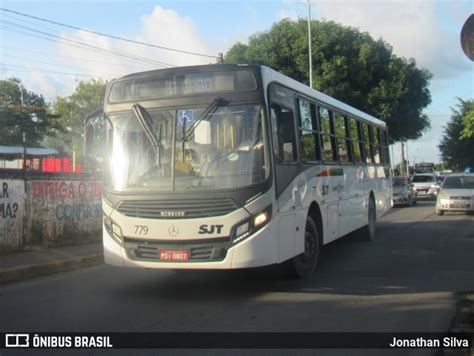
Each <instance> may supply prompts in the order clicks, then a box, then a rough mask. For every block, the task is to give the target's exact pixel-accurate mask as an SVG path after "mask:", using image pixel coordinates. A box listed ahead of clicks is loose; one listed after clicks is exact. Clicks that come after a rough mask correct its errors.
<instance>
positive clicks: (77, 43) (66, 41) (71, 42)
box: [0, 19, 175, 67]
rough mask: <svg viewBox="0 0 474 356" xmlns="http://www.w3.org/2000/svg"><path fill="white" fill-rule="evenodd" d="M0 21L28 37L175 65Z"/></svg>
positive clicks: (154, 62) (133, 58)
mask: <svg viewBox="0 0 474 356" xmlns="http://www.w3.org/2000/svg"><path fill="white" fill-rule="evenodd" d="M0 23H2V25H3V27H4V28H6V29H7V30H10V31H13V32H16V33H20V34H23V35H26V36H30V37H35V38H41V39H44V40H46V41H52V42H60V43H63V44H65V45H68V46H72V47H78V48H81V49H87V50H89V51H94V52H97V51H100V52H103V53H112V54H114V55H116V56H119V57H123V58H127V59H129V60H133V61H135V62H139V63H142V64H143V63H145V64H148V65H153V66H160V67H166V66H175V65H173V64H170V63H164V62H159V61H155V60H152V59H148V58H145V57H139V56H135V55H129V54H127V53H126V52H121V51H113V50H109V49H105V48H102V47H98V46H94V45H91V44H87V43H84V42H81V41H76V40H72V39H69V38H65V37H61V36H57V35H54V34H51V33H48V32H44V31H39V30H36V29H32V28H30V27H27V26H23V25H20V24H16V23H13V22H10V21H5V20H1V19H0ZM12 26H13V28H12ZM15 27H17V28H20V29H25V30H26V31H30V32H32V33H29V32H24V31H19V30H18V29H16V28H15ZM38 33H39V34H42V35H45V36H48V37H52V38H56V39H54V40H53V39H51V38H45V37H42V36H40V35H39V34H38ZM73 38H74V37H73Z"/></svg>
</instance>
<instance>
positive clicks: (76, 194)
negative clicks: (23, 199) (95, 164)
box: [32, 181, 102, 200]
mask: <svg viewBox="0 0 474 356" xmlns="http://www.w3.org/2000/svg"><path fill="white" fill-rule="evenodd" d="M32 194H33V198H45V199H50V200H55V199H78V198H79V199H100V198H101V196H102V184H101V182H98V181H70V182H66V181H34V182H32Z"/></svg>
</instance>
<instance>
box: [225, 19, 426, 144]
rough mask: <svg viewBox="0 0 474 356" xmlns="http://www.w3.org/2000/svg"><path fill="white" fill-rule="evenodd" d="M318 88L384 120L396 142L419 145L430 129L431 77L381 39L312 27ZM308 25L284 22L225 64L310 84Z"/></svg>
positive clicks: (324, 25)
mask: <svg viewBox="0 0 474 356" xmlns="http://www.w3.org/2000/svg"><path fill="white" fill-rule="evenodd" d="M311 32H312V49H313V50H312V63H313V83H314V87H315V88H316V89H318V90H320V91H322V92H324V93H326V94H328V95H330V96H332V97H334V98H336V99H339V100H341V101H343V102H346V103H348V104H350V105H352V106H354V107H356V108H358V109H360V110H362V111H365V112H367V113H369V114H371V115H374V116H376V117H380V118H382V119H383V120H385V121H386V122H387V124H388V127H389V132H390V137H391V140H392V141H400V140H407V139H416V138H418V137H420V136H421V135H422V133H423V132H424V131H425V130H426V129H427V128H429V127H430V122H429V119H428V117H427V116H426V115H424V114H423V113H422V110H423V108H425V107H426V106H428V105H429V103H430V102H431V94H430V92H429V90H428V84H429V81H430V79H431V74H430V73H429V72H428V71H427V70H426V69H419V68H417V66H416V62H415V60H414V59H405V58H399V57H397V56H395V55H394V54H393V52H392V48H391V46H390V45H389V44H387V43H386V42H385V41H383V40H382V39H379V40H374V39H373V38H372V37H370V35H369V34H368V33H365V32H360V31H358V30H357V29H355V28H351V27H345V26H342V25H339V24H337V23H335V22H332V21H312V23H311ZM307 36H308V34H307V22H306V20H303V19H299V20H298V21H291V20H289V19H284V20H281V21H280V22H278V23H276V24H274V25H273V27H272V28H271V29H270V30H269V31H267V32H263V33H257V34H254V35H253V36H251V37H250V39H249V43H248V45H245V44H242V43H236V44H235V45H234V46H232V48H231V49H230V50H229V51H228V52H227V53H226V55H225V60H226V62H227V63H256V64H264V65H267V66H269V67H272V68H274V69H276V70H278V71H280V72H282V73H284V74H286V75H288V76H290V77H292V78H294V79H296V80H298V81H301V82H304V83H306V84H308V83H309V64H308V40H307V38H308V37H307Z"/></svg>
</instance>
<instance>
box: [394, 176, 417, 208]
mask: <svg viewBox="0 0 474 356" xmlns="http://www.w3.org/2000/svg"><path fill="white" fill-rule="evenodd" d="M392 184H393V205H408V206H411V205H415V204H416V203H417V192H416V190H415V187H414V186H413V184H411V183H410V181H409V180H408V178H407V177H393V179H392Z"/></svg>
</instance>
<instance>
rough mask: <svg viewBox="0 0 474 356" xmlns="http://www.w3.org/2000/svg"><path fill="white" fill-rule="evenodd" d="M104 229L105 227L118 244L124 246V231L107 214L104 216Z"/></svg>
mask: <svg viewBox="0 0 474 356" xmlns="http://www.w3.org/2000/svg"><path fill="white" fill-rule="evenodd" d="M104 227H105V230H106V231H107V232H108V233H109V235H110V236H111V237H112V239H114V241H115V242H116V243H118V244H119V245H120V246H122V245H123V235H122V229H121V228H120V226H119V225H118V224H117V223H116V222H115V221H113V220H112V219H111V218H109V217H108V216H107V215H105V214H104Z"/></svg>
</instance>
